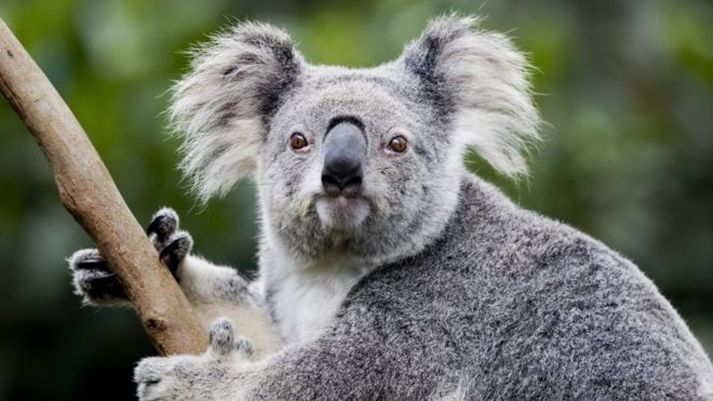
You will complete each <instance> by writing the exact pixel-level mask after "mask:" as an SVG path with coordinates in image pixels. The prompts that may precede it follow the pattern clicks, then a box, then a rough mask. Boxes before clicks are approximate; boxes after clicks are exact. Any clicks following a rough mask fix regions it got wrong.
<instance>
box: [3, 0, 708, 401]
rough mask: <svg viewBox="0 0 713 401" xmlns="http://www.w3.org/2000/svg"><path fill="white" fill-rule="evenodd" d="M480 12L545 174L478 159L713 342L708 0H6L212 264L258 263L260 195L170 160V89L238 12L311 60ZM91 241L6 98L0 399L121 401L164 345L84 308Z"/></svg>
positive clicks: (65, 87)
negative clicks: (224, 189) (76, 260)
mask: <svg viewBox="0 0 713 401" xmlns="http://www.w3.org/2000/svg"><path fill="white" fill-rule="evenodd" d="M446 11H460V12H464V13H474V12H475V13H479V14H482V15H485V16H487V17H488V18H487V20H486V21H485V22H484V26H485V27H487V28H490V29H495V30H499V31H505V32H508V33H509V34H510V35H511V36H512V37H513V38H514V40H515V42H516V43H517V45H518V46H519V47H520V48H521V49H523V50H524V51H526V52H527V53H529V54H530V57H531V59H532V61H533V63H534V65H535V66H536V68H537V71H536V72H535V75H534V87H535V90H536V92H537V93H538V96H537V102H538V104H539V107H540V109H541V111H542V114H543V116H544V118H545V120H546V121H547V122H548V123H549V125H548V126H546V127H545V135H546V138H547V141H546V142H545V143H544V144H543V145H542V146H541V147H540V148H539V149H538V150H536V151H534V152H533V154H532V157H531V164H532V177H531V178H530V179H529V180H528V181H526V182H524V183H520V184H512V183H509V182H507V181H506V180H504V179H502V178H499V177H497V176H494V175H493V173H492V171H491V170H490V169H489V168H488V167H487V166H486V165H484V164H483V163H482V162H481V161H479V160H477V158H472V160H471V161H470V162H469V163H470V165H471V166H472V168H473V169H474V170H475V171H477V172H478V173H479V174H481V175H483V176H485V177H487V178H488V179H491V180H495V181H497V182H498V183H499V184H501V186H502V187H503V188H505V189H506V190H507V191H508V193H509V194H511V195H512V197H514V198H515V199H516V200H517V201H518V202H519V203H521V204H522V205H524V206H526V207H528V208H532V209H535V210H538V211H540V212H542V213H544V214H546V215H549V216H552V217H555V218H557V219H560V220H563V221H565V222H567V223H569V224H571V225H574V226H575V227H578V228H579V229H581V230H583V231H585V232H587V233H589V234H591V235H593V236H595V237H597V238H600V239H602V240H603V241H604V242H605V243H607V244H609V245H610V246H611V247H613V248H614V249H617V250H619V251H621V252H622V253H623V254H625V255H627V256H628V257H629V258H631V259H632V260H634V261H635V262H636V263H637V264H638V265H639V266H640V267H641V268H642V269H643V270H644V271H645V272H646V274H647V275H648V276H649V277H651V278H652V279H653V280H654V281H655V282H656V283H657V284H658V286H659V287H660V288H661V291H662V292H663V293H664V294H665V296H666V297H668V298H669V299H670V300H671V301H672V303H673V304H674V306H675V307H676V308H677V309H678V310H679V311H680V312H681V313H682V315H683V316H684V317H685V318H686V320H687V321H688V323H689V324H690V326H691V327H692V329H693V331H694V332H695V333H696V334H697V335H698V337H699V338H700V340H701V341H702V342H703V344H704V346H705V347H706V348H707V349H708V350H709V351H711V350H713V45H712V44H711V42H712V39H713V4H712V3H711V2H708V1H684V0H650V1H624V0H622V1H589V2H585V1H581V2H580V1H577V2H573V1H565V0H547V1H544V0H531V1H525V0H521V1H512V0H511V1H495V0H491V1H489V2H478V1H450V2H449V1H421V2H414V1H407V0H362V1H353V2H344V1H316V0H315V1H307V2H301V3H298V2H294V1H286V0H283V1H279V0H262V1H259V2H249V1H225V0H204V1H189V0H182V1H168V0H165V1H145V0H102V1H99V0H94V1H92V0H47V1H30V0H2V2H0V16H1V17H2V18H3V19H4V20H5V21H6V22H7V23H8V24H9V25H10V27H11V28H12V29H13V30H14V32H15V33H16V35H17V36H18V37H19V39H20V40H21V41H22V42H23V43H24V45H25V46H26V47H27V49H28V50H29V52H30V53H31V54H32V56H33V57H34V58H35V59H36V60H37V62H38V63H39V64H40V65H41V66H42V68H43V69H44V70H45V72H46V73H47V75H48V76H49V77H50V79H51V80H52V82H53V83H54V85H55V86H56V87H57V89H58V90H59V91H60V93H61V94H62V95H63V96H64V98H65V99H66V101H67V103H68V104H69V106H70V107H71V108H72V110H73V111H74V113H75V114H76V115H77V117H78V119H79V121H80V122H81V123H82V124H83V126H84V128H85V129H86V131H87V132H88V133H89V135H90V136H91V139H92V141H93V142H94V144H95V146H96V147H97V149H98V150H99V152H100V154H101V155H102V157H103V158H104V161H105V162H106V164H107V166H108V167H109V170H110V171H111V172H112V174H113V176H114V178H115V180H116V182H117V184H118V186H119V188H120V190H121V191H122V193H123V195H124V197H125V198H126V200H127V202H128V203H129V205H130V207H131V208H132V210H133V211H134V213H135V214H136V216H137V217H138V218H139V219H140V220H141V221H142V222H146V221H147V219H148V218H149V216H150V215H151V214H152V212H153V211H155V210H156V209H157V208H159V207H160V206H163V205H171V206H173V207H174V208H176V209H177V210H178V211H179V213H180V214H181V216H182V218H183V224H184V226H185V227H186V228H187V229H188V230H190V231H191V233H192V234H193V235H194V238H195V240H196V248H197V249H198V250H199V251H200V252H201V253H203V254H204V255H206V256H207V257H209V258H210V259H212V260H214V261H216V262H221V263H229V264H232V265H237V266H241V267H242V268H244V269H251V268H253V267H254V265H255V259H254V256H253V255H254V252H255V242H256V241H255V236H256V225H255V207H254V204H253V190H252V188H251V184H250V183H248V182H244V183H241V184H240V185H239V187H238V188H237V189H236V190H234V191H233V192H232V193H231V194H230V195H229V196H227V197H226V198H224V199H221V200H216V201H212V202H211V203H210V204H209V205H208V207H206V208H202V207H198V205H197V204H196V202H195V201H194V200H193V199H192V198H191V197H190V196H189V195H187V194H185V188H186V184H185V182H183V181H181V179H180V176H179V174H178V172H177V171H176V169H175V167H174V166H175V165H176V162H177V155H176V148H177V146H178V143H177V142H176V140H174V139H171V138H168V137H167V135H166V130H165V128H164V126H165V118H164V117H163V116H162V115H161V112H162V111H163V110H164V109H165V108H166V101H167V96H166V95H165V91H166V90H167V88H168V87H169V86H170V85H171V81H172V80H174V79H177V78H178V77H179V76H180V74H181V71H184V70H185V68H186V66H187V59H186V57H185V55H184V54H183V53H182V52H183V51H184V50H186V49H187V48H188V47H189V45H190V44H191V43H195V42H196V41H201V40H204V39H205V38H206V34H207V33H210V32H212V31H215V30H216V29H217V28H219V27H221V26H224V25H225V24H226V23H228V21H229V20H230V18H233V17H235V18H239V19H243V18H252V19H259V20H266V21H270V22H273V23H275V24H278V25H280V26H283V27H285V28H287V29H288V30H289V31H291V32H292V33H293V35H294V37H295V39H296V40H297V41H298V42H299V45H300V48H301V50H302V52H303V53H304V54H305V56H306V57H307V58H308V59H309V60H311V61H312V62H315V63H339V64H347V65H350V66H369V65H374V64H376V63H379V62H383V61H386V60H389V59H391V58H394V57H396V56H397V55H398V54H399V52H400V50H401V47H402V45H403V43H404V42H405V41H407V40H409V39H411V38H414V37H415V36H417V35H418V34H419V32H420V31H421V30H422V29H423V27H424V24H425V21H426V20H427V19H428V18H429V17H430V16H434V15H437V14H439V13H443V12H446ZM89 246H92V244H91V242H90V240H89V239H88V238H87V236H86V235H85V234H84V232H83V231H82V230H81V229H80V228H79V226H78V225H77V224H76V223H75V222H74V221H73V220H72V218H71V217H70V215H69V214H68V213H67V212H66V211H65V210H64V209H63V208H62V206H61V205H60V202H59V200H58V196H57V190H56V188H55V186H54V182H53V178H52V174H51V172H50V170H49V167H48V165H47V163H46V162H45V160H44V159H43V156H42V154H41V152H40V150H39V148H38V147H37V146H36V144H35V143H34V142H33V140H32V138H31V137H30V135H28V134H27V132H26V129H25V127H24V126H23V125H22V123H21V122H20V121H19V119H18V118H17V117H16V116H15V114H14V113H13V111H12V110H11V109H10V107H9V106H8V105H7V103H6V102H4V101H0V400H48V399H58V400H90V399H91V400H96V399H101V400H126V399H131V398H133V392H134V386H133V384H132V383H131V379H130V376H131V372H132V369H133V364H134V363H135V362H136V361H137V360H138V359H139V358H141V357H142V356H145V355H147V354H151V353H152V352H153V350H152V348H151V346H150V344H149V342H148V340H147V337H146V336H145V334H144V333H143V331H142V329H141V327H140V325H139V324H138V321H137V319H136V318H135V316H134V315H133V313H132V312H130V311H127V310H103V311H96V310H93V309H90V308H80V303H79V299H78V298H77V297H75V296H74V295H73V294H72V290H71V287H70V284H69V281H70V276H69V274H68V272H67V269H66V263H65V261H64V258H65V257H67V256H68V255H70V254H71V253H72V252H73V251H74V250H76V249H78V248H82V247H89Z"/></svg>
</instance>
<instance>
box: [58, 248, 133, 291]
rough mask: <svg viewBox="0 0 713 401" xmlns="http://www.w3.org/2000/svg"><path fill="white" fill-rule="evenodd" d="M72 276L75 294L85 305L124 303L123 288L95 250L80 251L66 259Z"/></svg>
mask: <svg viewBox="0 0 713 401" xmlns="http://www.w3.org/2000/svg"><path fill="white" fill-rule="evenodd" d="M68 262H69V269H70V270H71V271H72V274H73V276H74V279H73V284H74V288H75V293H76V294H77V295H80V296H81V297H82V299H83V300H84V302H85V303H87V304H104V305H109V304H120V303H122V302H125V301H126V294H125V293H124V288H123V287H122V286H121V283H120V282H119V278H118V277H117V276H116V273H112V272H111V269H109V266H108V265H107V262H106V260H105V259H104V258H102V257H101V255H100V254H99V251H98V250H96V249H82V250H79V251H77V252H75V253H74V254H73V255H72V256H70V257H69V259H68Z"/></svg>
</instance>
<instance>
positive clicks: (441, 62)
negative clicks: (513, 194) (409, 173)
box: [401, 16, 540, 176]
mask: <svg viewBox="0 0 713 401" xmlns="http://www.w3.org/2000/svg"><path fill="white" fill-rule="evenodd" d="M477 22H478V20H477V19H476V18H473V17H457V16H444V17H441V18H438V19H436V20H433V21H432V22H431V23H430V24H429V25H428V27H427V28H426V30H425V32H424V33H423V34H422V35H421V37H420V38H419V39H417V40H416V41H415V42H413V43H411V44H409V45H408V46H407V47H406V49H405V50H404V54H403V55H402V57H401V61H402V63H403V65H404V67H405V68H406V69H408V70H409V71H410V72H412V73H415V74H416V75H417V76H418V77H419V79H420V81H421V82H422V86H423V88H424V90H425V92H424V93H426V94H427V95H428V96H429V97H430V98H431V99H432V100H433V101H434V102H435V104H436V105H437V107H441V108H443V110H445V112H446V115H447V116H448V121H449V124H451V126H450V127H451V132H453V133H454V135H455V140H456V141H457V142H458V143H460V144H461V145H464V147H471V148H473V149H474V150H475V151H476V152H477V153H478V154H480V156H481V157H483V158H484V159H485V160H487V161H488V162H489V163H490V164H491V165H492V166H493V167H494V168H495V169H496V170H498V171H500V172H501V173H503V174H505V175H508V176H518V175H521V174H525V173H526V172H527V164H526V162H525V158H524V156H523V153H524V152H525V150H526V145H527V144H528V143H529V142H532V141H537V140H538V139H539V134H538V126H539V123H540V119H539V115H538V113H537V110H536V109H535V106H534V105H533V102H532V98H531V96H530V85H529V81H528V67H529V65H528V63H527V60H526V59H525V57H524V56H523V55H522V54H521V53H520V52H518V51H517V50H516V49H515V48H514V47H513V45H512V43H511V42H510V40H509V39H508V38H507V37H506V36H504V35H501V34H497V33H491V32H486V31H482V30H478V29H477V28H475V26H476V25H477Z"/></svg>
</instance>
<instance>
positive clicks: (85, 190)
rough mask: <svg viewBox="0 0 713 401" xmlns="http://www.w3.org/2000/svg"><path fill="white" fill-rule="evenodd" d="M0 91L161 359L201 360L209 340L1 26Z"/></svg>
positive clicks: (86, 146) (93, 157)
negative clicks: (178, 355) (179, 356)
mask: <svg viewBox="0 0 713 401" xmlns="http://www.w3.org/2000/svg"><path fill="white" fill-rule="evenodd" d="M0 91H2V93H3V95H4V96H5V97H6V98H7V100H8V101H9V102H10V104H11V105H12V107H13V108H14V109H15V111H16V112H17V114H18V115H19V116H20V118H22V120H23V121H24V123H25V125H26V126H27V128H29V130H30V133H31V134H32V135H33V136H34V138H35V140H36V141H37V143H38V144H39V145H40V147H41V148H42V151H43V152H44V154H45V156H46V157H47V160H48V161H49V163H50V165H51V167H52V170H53V171H54V178H55V182H56V183H57V188H58V189H59V195H60V198H61V200H62V204H63V205H64V207H65V208H66V209H67V210H68V211H69V212H70V213H71V214H72V216H74V218H75V219H76V220H77V222H78V223H79V224H80V225H81V226H82V227H83V228H84V230H85V231H86V232H87V233H88V234H89V235H90V236H91V237H92V239H94V241H95V242H96V244H97V247H98V248H99V251H100V252H101V254H102V256H104V257H105V258H106V259H107V260H108V261H109V263H110V264H111V266H112V267H113V268H114V270H115V271H116V273H117V275H118V276H119V279H120V280H121V282H122V283H123V284H124V288H125V289H126V293H127V295H128V297H129V299H130V300H131V301H132V302H133V304H134V306H135V308H136V311H137V312H138V314H139V317H140V318H141V321H142V322H143V325H144V328H145V329H146V331H147V333H148V334H149V336H151V339H152V340H153V343H154V345H155V346H156V348H157V349H158V351H159V353H161V354H164V355H165V354H176V353H194V354H195V353H200V352H202V351H203V350H204V349H205V347H206V345H207V338H206V337H207V336H206V334H205V332H204V331H203V330H201V328H200V326H199V325H198V323H197V321H196V320H195V319H194V317H193V315H192V310H191V306H190V304H189V303H188V301H187V299H186V297H185V296H184V295H183V293H182V292H181V290H180V288H179V287H178V285H177V283H176V281H175V280H174V279H173V277H171V275H170V273H169V272H168V269H166V268H165V267H164V266H162V265H161V263H160V262H159V259H158V255H157V254H156V250H155V249H154V248H153V246H152V245H151V243H150V241H149V240H148V238H147V237H146V234H145V233H144V231H143V229H142V228H141V226H140V225H139V223H138V222H137V221H136V218H135V217H134V216H133V215H132V214H131V211H130V210H129V208H128V206H127V205H126V203H125V202H124V200H123V198H122V197H121V194H120V193H119V190H118V189H117V188H116V185H115V184H114V181H113V180H112V178H111V176H110V175H109V172H108V171H107V169H106V167H105V166H104V164H103V163H102V161H101V159H100V158H99V155H98V154H97V152H96V150H95V149H94V146H92V144H91V142H90V141H89V138H87V136H86V134H85V133H84V130H83V129H82V127H81V126H80V125H79V122H78V121H77V119H76V118H75V117H74V115H73V114H72V112H71V111H70V109H69V107H68V106H67V105H66V104H65V102H64V101H63V100H62V98H61V96H60V95H59V93H57V91H56V90H55V88H54V87H53V86H52V84H51V83H50V81H49V80H48V79H47V77H46V76H45V75H44V73H43V72H42V70H40V68H39V67H38V66H37V64H36V63H35V62H34V61H33V60H32V58H31V57H30V55H29V54H28V53H27V51H26V50H25V49H24V48H23V47H22V45H21V44H20V42H19V41H18V40H17V38H16V37H15V36H14V35H13V33H12V32H11V31H10V29H9V28H8V27H7V25H6V24H5V22H4V21H3V20H2V19H0Z"/></svg>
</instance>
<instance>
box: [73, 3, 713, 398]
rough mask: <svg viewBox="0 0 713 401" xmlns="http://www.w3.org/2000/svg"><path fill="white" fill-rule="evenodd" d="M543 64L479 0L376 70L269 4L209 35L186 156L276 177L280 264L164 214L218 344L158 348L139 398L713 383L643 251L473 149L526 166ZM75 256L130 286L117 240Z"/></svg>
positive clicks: (214, 173) (687, 388) (663, 389)
mask: <svg viewBox="0 0 713 401" xmlns="http://www.w3.org/2000/svg"><path fill="white" fill-rule="evenodd" d="M528 68H529V67H528V64H527V61H526V59H525V57H524V56H523V55H522V54H521V53H520V52H518V51H517V50H516V49H515V48H514V46H513V45H512V43H511V42H510V40H509V39H508V38H507V37H505V36H503V35H501V34H497V33H491V32H488V31H485V30H483V29H481V28H479V27H478V23H477V19H476V18H473V17H462V16H457V15H447V16H443V17H440V18H437V19H434V20H433V21H431V22H430V23H429V24H428V26H427V27H426V29H425V31H424V32H423V34H422V35H421V36H420V37H419V38H417V39H416V40H415V41H413V42H411V43H409V44H408V45H406V46H405V48H404V50H403V53H402V54H401V55H400V56H399V57H398V58H397V59H395V60H394V61H391V62H388V63H385V64H382V65H379V66H375V67H371V68H364V69H351V68H344V67H335V66H321V65H312V64H310V63H308V62H307V61H306V60H305V58H304V57H303V56H302V55H301V54H300V53H299V52H298V51H297V50H296V48H295V46H294V44H293V42H292V40H291V39H290V37H289V36H288V34H287V33H285V32H284V31H282V30H280V29H278V28H275V27H272V26H270V25H266V24H259V23H251V22H243V23H239V24H237V25H236V26H234V27H232V28H230V29H228V30H226V31H224V32H222V33H220V34H218V35H217V36H215V37H213V39H212V40H211V41H210V42H209V43H207V44H205V45H204V46H202V47H200V48H199V49H198V50H197V51H196V53H195V56H194V59H193V62H192V65H191V69H190V71H189V72H188V73H187V75H185V76H184V77H183V78H182V80H180V81H179V82H178V83H177V85H176V87H175V90H174V92H173V99H172V106H171V109H170V114H171V116H172V120H173V127H174V129H175V130H176V132H178V133H179V135H181V137H182V138H183V140H184V142H183V147H182V151H183V155H184V158H183V162H182V165H181V167H182V169H183V171H184V172H185V174H186V175H187V176H188V177H190V178H191V179H192V183H193V185H194V188H195V190H196V192H197V194H198V196H199V197H200V199H201V200H203V201H207V200H208V199H210V198H211V197H212V196H215V195H220V194H224V193H226V192H227V191H229V190H230V188H231V187H232V186H233V185H234V184H235V183H236V182H238V181H239V180H241V179H243V178H246V177H250V178H252V179H253V180H254V181H255V183H256V188H257V193H258V202H259V210H260V229H261V235H260V245H259V258H258V259H259V266H258V267H259V273H258V276H257V278H255V279H254V280H250V281H249V280H246V279H244V278H242V277H240V276H239V275H238V274H237V273H236V272H235V270H233V269H231V268H228V267H221V266H215V265H212V264H210V263H209V262H207V261H206V260H204V259H201V258H200V257H197V256H194V255H193V254H191V250H192V240H191V237H190V236H189V235H188V234H187V233H186V232H184V231H181V230H180V229H179V221H178V216H177V215H176V214H175V212H173V211H172V210H170V209H162V210H160V211H159V212H158V213H157V214H156V215H155V216H154V218H153V220H152V222H151V223H150V225H149V228H148V230H147V231H148V234H149V236H150V238H151V240H152V241H153V242H154V245H155V246H156V248H157V250H158V251H159V258H160V259H161V261H162V262H163V263H164V265H165V266H166V267H167V268H168V269H170V271H171V272H172V273H173V274H174V276H175V277H176V279H177V280H178V282H179V283H180V285H181V287H182V289H183V291H184V292H185V293H186V296H187V297H188V299H189V300H190V301H191V303H192V305H194V307H195V308H196V313H197V314H198V315H199V317H200V319H201V321H202V322H203V324H204V325H205V327H206V330H209V331H210V346H209V347H208V349H207V350H206V351H205V353H203V354H201V355H177V356H169V357H151V358H146V359H144V360H142V361H141V362H140V363H139V364H138V366H137V367H136V370H135V380H136V382H137V384H138V397H139V399H141V400H147V401H148V400H367V399H368V400H565V399H568V400H569V399H581V400H605V399H606V400H713V366H711V361H710V360H709V358H708V356H707V355H706V353H705V351H704V350H703V348H702V347H701V345H700V343H699V342H698V341H697V340H696V338H695V337H694V336H693V335H692V333H691V332H690V330H689V329H688V327H687V326H686V324H685V322H684V321H683V320H682V319H681V317H680V316H679V315H678V313H677V312H676V311H675V310H674V308H673V307H672V306H671V305H670V303H669V302H668V301H667V300H666V299H665V298H664V297H663V296H662V295H661V294H660V293H659V291H658V290H657V288H656V287H655V285H654V284H653V283H652V282H651V281H650V280H649V279H647V278H646V277H645V276H644V275H643V274H642V272H641V271H640V270H639V269H638V268H637V267H636V266H635V265H634V264H633V263H632V262H630V261H629V260H627V259H626V258H624V257H622V256H621V255H619V254H618V253H616V252H615V251H613V250H611V249H609V248H607V247H606V246H605V245H604V244H602V243H601V242H599V241H597V240H595V239H593V238H591V237H589V236H587V235H586V234H583V233H581V232H579V231H577V230H575V229H573V228H571V227H569V226H567V225H565V224H562V223H559V222H556V221H553V220H551V219H548V218H546V217H543V216H541V215H538V214H537V213H534V212H531V211H528V210H524V209H522V208H520V207H518V206H517V205H516V204H514V203H513V202H512V201H510V200H509V199H508V198H507V197H506V196H505V195H504V194H503V193H502V192H501V191H499V190H498V189H497V188H495V187H494V186H493V185H491V184H489V183H487V182H485V181H483V180H482V179H480V178H478V177H477V176H475V175H473V174H472V173H469V172H468V171H467V169H466V168H465V167H464V165H463V157H464V154H465V153H466V152H467V151H470V150H472V151H475V152H476V153H477V154H478V155H480V157H482V158H483V159H485V160H486V161H488V162H489V163H490V164H491V165H492V166H493V167H494V168H495V169H496V170H498V171H500V172H501V173H503V174H505V175H507V176H512V177H518V176H522V175H524V174H526V172H527V166H526V163H525V158H524V154H525V152H526V151H527V148H528V145H529V144H530V143H533V142H536V141H537V140H538V135H539V134H538V127H539V125H540V118H539V115H538V113H537V111H536V108H535V106H534V104H533V101H532V98H531V96H530V86H529V81H528ZM70 267H71V269H72V271H73V273H74V282H75V286H76V289H77V292H78V293H79V294H80V295H81V296H83V297H84V300H85V302H87V303H91V304H96V305H113V304H114V305H115V304H126V297H125V296H124V293H123V290H122V288H121V285H120V284H119V282H118V281H117V280H116V277H115V276H114V273H112V270H111V266H108V265H107V263H106V261H105V260H104V259H103V258H102V257H101V255H100V254H98V253H97V252H96V251H95V250H83V251H79V252H78V253H76V254H75V255H73V256H72V257H71V258H70Z"/></svg>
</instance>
